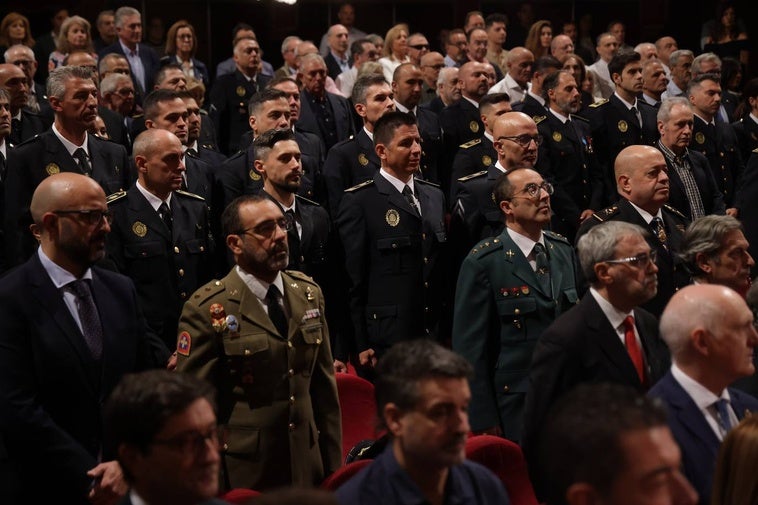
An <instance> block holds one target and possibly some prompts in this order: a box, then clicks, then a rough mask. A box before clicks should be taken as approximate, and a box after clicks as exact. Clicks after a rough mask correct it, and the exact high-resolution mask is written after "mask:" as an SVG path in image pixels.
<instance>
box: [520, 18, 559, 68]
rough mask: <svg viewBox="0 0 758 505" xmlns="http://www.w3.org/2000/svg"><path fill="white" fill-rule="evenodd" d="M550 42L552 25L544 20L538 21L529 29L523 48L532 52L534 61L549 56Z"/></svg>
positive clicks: (551, 39)
mask: <svg viewBox="0 0 758 505" xmlns="http://www.w3.org/2000/svg"><path fill="white" fill-rule="evenodd" d="M552 41H553V25H551V24H550V21H548V20H546V19H540V20H539V21H535V22H534V24H532V27H531V28H529V33H528V34H527V36H526V42H525V43H524V46H525V47H526V48H527V49H529V50H530V51H531V52H532V54H533V55H534V59H535V60H536V59H537V58H540V57H542V56H547V55H549V54H550V43H551V42H552Z"/></svg>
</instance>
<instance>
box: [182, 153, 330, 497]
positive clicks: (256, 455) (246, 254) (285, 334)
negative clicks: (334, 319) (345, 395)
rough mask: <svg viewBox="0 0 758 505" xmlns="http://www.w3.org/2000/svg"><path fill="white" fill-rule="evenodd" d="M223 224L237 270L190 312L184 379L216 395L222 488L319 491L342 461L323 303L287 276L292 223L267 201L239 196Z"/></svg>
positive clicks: (309, 283) (311, 287)
mask: <svg viewBox="0 0 758 505" xmlns="http://www.w3.org/2000/svg"><path fill="white" fill-rule="evenodd" d="M285 144H286V143H285ZM221 221H222V223H221V224H222V228H223V233H224V236H225V237H226V245H227V247H228V248H229V250H230V251H231V252H232V254H233V256H234V262H235V263H236V266H235V267H234V268H233V269H232V270H231V272H229V274H228V275H227V276H226V277H224V278H223V279H221V280H217V281H212V282H210V283H208V284H206V285H205V286H203V287H201V288H200V289H199V290H198V291H196V292H195V294H194V295H192V296H190V297H189V299H188V301H187V302H186V303H185V305H184V309H183V312H182V317H181V319H180V321H179V330H178V337H177V347H176V351H177V354H178V363H177V367H176V368H177V371H179V372H184V373H191V374H193V375H196V376H198V377H201V378H204V379H206V380H208V381H209V382H211V383H213V384H214V385H215V386H216V388H217V389H218V392H219V394H218V402H219V419H218V421H219V424H225V425H228V427H229V437H228V442H227V444H226V445H225V450H224V453H223V458H224V464H223V468H224V470H225V471H224V475H223V476H222V480H221V482H222V483H223V484H224V487H227V488H228V487H231V488H239V487H246V488H252V489H256V490H267V489H273V488H277V487H282V486H290V485H294V486H300V487H312V486H316V485H318V484H319V483H320V482H321V481H322V480H323V479H324V477H326V476H328V475H329V474H330V473H332V472H333V471H334V470H336V469H337V468H339V467H340V466H341V459H342V458H341V454H342V450H341V435H340V434H341V428H340V424H341V423H340V407H339V402H338V399H337V387H336V383H335V380H334V371H333V359H332V352H331V347H330V339H329V330H328V327H327V324H326V319H325V314H324V297H323V294H322V292H321V289H320V288H319V286H318V285H317V284H316V283H315V282H314V281H313V279H311V278H310V277H308V276H307V275H305V274H303V273H301V272H298V271H296V270H287V271H284V270H285V268H287V264H288V263H289V247H288V245H287V231H288V230H289V229H290V227H291V226H293V223H292V222H291V221H290V220H288V219H287V218H286V217H285V216H284V214H283V212H282V210H281V207H280V206H279V205H277V204H276V203H275V202H273V201H272V200H271V198H270V197H268V196H264V195H244V196H241V197H239V198H237V199H235V200H234V201H233V202H232V203H231V204H230V205H229V206H228V207H227V208H226V209H225V210H224V213H223V215H222V217H221Z"/></svg>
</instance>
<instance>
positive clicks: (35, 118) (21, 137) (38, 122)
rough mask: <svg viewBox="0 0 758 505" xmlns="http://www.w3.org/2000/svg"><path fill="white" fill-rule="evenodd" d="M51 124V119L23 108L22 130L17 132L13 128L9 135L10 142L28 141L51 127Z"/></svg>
mask: <svg viewBox="0 0 758 505" xmlns="http://www.w3.org/2000/svg"><path fill="white" fill-rule="evenodd" d="M51 124H52V123H51V122H50V121H48V120H47V119H46V118H45V117H43V116H41V115H40V114H37V113H35V112H31V111H28V110H26V109H22V110H21V130H20V131H19V132H18V134H16V133H15V132H14V131H13V130H12V129H11V133H10V135H8V142H10V143H11V144H16V145H18V144H21V143H23V142H26V141H27V140H29V139H32V138H34V137H35V136H36V135H39V134H41V133H42V132H44V131H45V130H47V129H48V128H50V125H51Z"/></svg>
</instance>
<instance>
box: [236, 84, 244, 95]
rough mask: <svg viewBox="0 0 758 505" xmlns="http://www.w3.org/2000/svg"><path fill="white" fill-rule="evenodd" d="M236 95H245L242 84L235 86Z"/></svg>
mask: <svg viewBox="0 0 758 505" xmlns="http://www.w3.org/2000/svg"><path fill="white" fill-rule="evenodd" d="M237 96H240V97H242V96H245V87H244V86H237Z"/></svg>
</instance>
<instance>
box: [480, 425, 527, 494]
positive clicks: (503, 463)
mask: <svg viewBox="0 0 758 505" xmlns="http://www.w3.org/2000/svg"><path fill="white" fill-rule="evenodd" d="M466 457H467V458H468V459H469V460H471V461H474V462H476V463H479V464H480V465H483V466H486V467H487V468H489V469H490V470H492V472H493V473H494V474H495V475H497V477H498V478H499V479H500V480H501V481H502V482H503V485H504V486H505V490H506V491H508V497H509V498H510V499H511V505H537V504H538V502H537V497H536V496H535V495H534V489H533V488H532V483H531V481H530V480H529V473H528V471H527V469H526V460H524V454H523V453H522V452H521V448H520V447H519V446H518V445H516V444H515V443H513V442H511V441H510V440H506V439H504V438H500V437H494V436H492V435H478V436H474V437H470V438H469V439H468V441H466Z"/></svg>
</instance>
